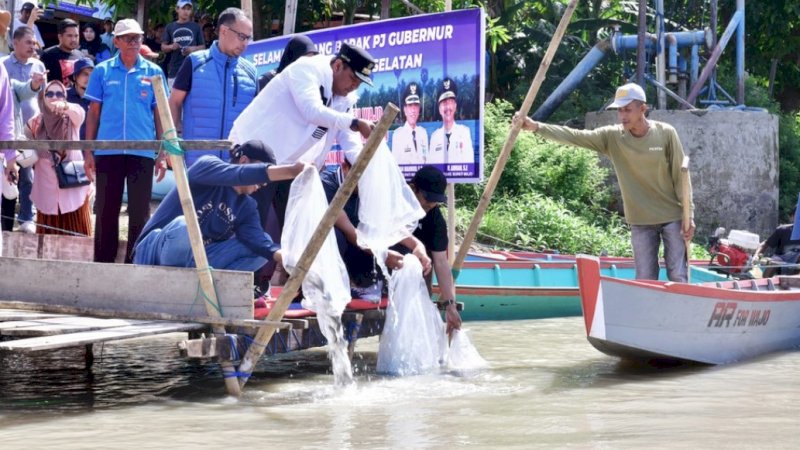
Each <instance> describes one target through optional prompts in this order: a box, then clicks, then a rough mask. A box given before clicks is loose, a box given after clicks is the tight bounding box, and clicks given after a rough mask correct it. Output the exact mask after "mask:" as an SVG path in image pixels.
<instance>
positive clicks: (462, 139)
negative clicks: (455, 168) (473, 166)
mask: <svg viewBox="0 0 800 450" xmlns="http://www.w3.org/2000/svg"><path fill="white" fill-rule="evenodd" d="M457 95H458V90H457V88H456V83H455V81H453V80H452V79H450V78H444V79H443V80H442V84H441V86H440V88H439V114H441V116H442V128H439V129H437V130H436V131H434V132H433V136H431V145H430V147H429V149H430V156H429V157H428V161H427V163H428V164H453V163H462V164H470V163H474V162H475V151H474V150H473V147H472V136H471V135H470V132H469V128H468V127H467V126H465V125H461V124H458V123H456V108H457V107H458V103H457V102H456V97H457ZM445 171H447V169H445Z"/></svg>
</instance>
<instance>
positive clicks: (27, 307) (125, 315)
mask: <svg viewBox="0 0 800 450" xmlns="http://www.w3.org/2000/svg"><path fill="white" fill-rule="evenodd" d="M0 309H20V310H23V311H38V312H46V313H56V314H73V315H78V316H90V317H101V318H107V319H130V320H167V321H170V322H195V323H205V324H208V325H224V326H230V327H245V328H260V327H264V326H274V327H277V328H292V324H291V323H290V322H267V321H264V320H241V319H226V318H224V317H197V316H187V315H183V314H167V313H158V312H140V311H117V310H114V309H101V308H84V307H80V306H65V305H48V304H42V303H30V302H17V301H7V300H0Z"/></svg>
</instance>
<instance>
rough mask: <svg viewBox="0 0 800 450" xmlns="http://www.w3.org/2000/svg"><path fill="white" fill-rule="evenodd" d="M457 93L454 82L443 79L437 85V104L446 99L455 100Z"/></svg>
mask: <svg viewBox="0 0 800 450" xmlns="http://www.w3.org/2000/svg"><path fill="white" fill-rule="evenodd" d="M457 93H458V88H456V82H455V81H453V80H452V79H450V78H445V79H443V80H442V83H441V84H440V85H439V102H441V101H442V100H447V99H448V98H456V94H457Z"/></svg>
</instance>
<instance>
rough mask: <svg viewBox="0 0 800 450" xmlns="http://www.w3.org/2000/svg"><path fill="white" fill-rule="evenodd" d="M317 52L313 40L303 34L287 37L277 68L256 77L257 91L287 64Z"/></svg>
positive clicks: (287, 65)
mask: <svg viewBox="0 0 800 450" xmlns="http://www.w3.org/2000/svg"><path fill="white" fill-rule="evenodd" d="M317 53H319V52H318V51H317V47H315V46H314V42H313V41H312V40H311V39H310V38H308V37H307V36H304V35H302V34H298V35H296V36H294V37H292V38H291V39H289V43H288V44H286V48H285V49H283V55H281V60H280V62H279V63H278V68H277V69H275V70H270V71H269V72H267V73H265V74H264V75H261V77H260V78H259V79H258V91H259V92H261V90H262V89H264V87H265V86H266V85H267V83H269V82H270V81H272V79H273V78H275V76H276V75H278V74H279V73H281V72H283V69H285V68H287V67H289V64H291V63H293V62H295V61H297V60H298V59H300V58H301V57H303V56H314V55H316V54H317Z"/></svg>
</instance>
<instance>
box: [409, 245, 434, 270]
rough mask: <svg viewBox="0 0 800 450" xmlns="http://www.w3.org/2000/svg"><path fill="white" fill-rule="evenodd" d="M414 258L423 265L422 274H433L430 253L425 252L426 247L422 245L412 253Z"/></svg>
mask: <svg viewBox="0 0 800 450" xmlns="http://www.w3.org/2000/svg"><path fill="white" fill-rule="evenodd" d="M412 254H413V255H414V256H416V257H417V259H419V262H420V263H422V274H423V275H427V274H429V273H430V272H431V259H430V258H429V257H428V252H426V251H425V246H424V245H422V243H420V245H418V246H417V247H416V248H415V249H414V251H413V252H412Z"/></svg>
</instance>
